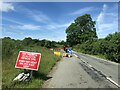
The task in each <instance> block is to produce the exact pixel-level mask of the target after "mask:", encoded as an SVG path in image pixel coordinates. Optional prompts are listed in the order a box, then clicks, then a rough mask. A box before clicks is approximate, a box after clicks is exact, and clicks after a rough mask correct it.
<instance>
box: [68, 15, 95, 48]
mask: <svg viewBox="0 0 120 90" xmlns="http://www.w3.org/2000/svg"><path fill="white" fill-rule="evenodd" d="M66 33H67V42H68V43H69V44H70V46H72V45H76V44H81V43H83V42H90V41H93V40H94V39H96V38H97V34H96V28H95V21H93V20H92V18H91V16H90V15H89V14H85V15H83V16H80V17H78V18H76V19H75V20H74V23H72V24H71V25H70V26H69V27H68V28H67V29H66Z"/></svg>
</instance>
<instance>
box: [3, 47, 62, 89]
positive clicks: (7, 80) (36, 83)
mask: <svg viewBox="0 0 120 90" xmlns="http://www.w3.org/2000/svg"><path fill="white" fill-rule="evenodd" d="M26 50H27V51H29V52H30V51H31V52H38V53H41V61H40V65H39V70H38V71H34V72H33V77H32V80H31V81H30V82H13V79H14V78H15V77H16V76H17V75H18V74H19V73H20V72H23V69H16V68H15V63H16V60H17V56H18V53H19V51H18V50H15V51H14V53H13V55H11V56H10V57H5V58H3V59H2V88H39V87H41V85H42V84H43V82H44V81H45V80H47V74H48V73H49V72H50V71H51V69H52V67H53V66H54V65H55V64H56V62H57V61H59V60H60V59H61V57H58V56H55V55H54V54H53V52H52V51H50V50H48V49H47V48H44V47H40V46H35V47H34V46H31V47H25V48H24V49H23V50H21V51H26Z"/></svg>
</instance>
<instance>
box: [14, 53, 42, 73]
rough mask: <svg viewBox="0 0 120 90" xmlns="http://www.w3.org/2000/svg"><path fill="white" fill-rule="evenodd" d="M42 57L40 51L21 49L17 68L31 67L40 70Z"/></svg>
mask: <svg viewBox="0 0 120 90" xmlns="http://www.w3.org/2000/svg"><path fill="white" fill-rule="evenodd" d="M40 59H41V54H40V53H35V52H25V51H20V52H19V55H18V58H17V61H16V65H15V68H22V69H30V70H36V71H38V67H39V63H40Z"/></svg>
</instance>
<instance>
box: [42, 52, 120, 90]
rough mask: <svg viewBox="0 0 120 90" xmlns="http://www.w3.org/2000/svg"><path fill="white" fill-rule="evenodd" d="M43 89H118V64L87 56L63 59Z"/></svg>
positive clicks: (74, 55)
mask: <svg viewBox="0 0 120 90" xmlns="http://www.w3.org/2000/svg"><path fill="white" fill-rule="evenodd" d="M48 77H51V79H48V80H47V81H45V83H44V84H43V86H42V87H43V88H118V87H119V85H118V64H116V63H112V62H109V61H105V60H102V59H99V58H95V57H92V56H89V55H85V54H80V53H79V54H78V53H77V52H74V53H73V57H71V58H68V57H63V58H62V60H61V61H60V62H58V63H57V65H56V66H55V67H54V68H53V70H52V71H51V72H50V74H49V75H48Z"/></svg>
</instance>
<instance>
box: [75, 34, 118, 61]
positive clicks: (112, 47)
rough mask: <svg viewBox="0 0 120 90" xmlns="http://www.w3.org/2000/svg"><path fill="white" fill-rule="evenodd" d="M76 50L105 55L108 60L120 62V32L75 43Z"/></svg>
mask: <svg viewBox="0 0 120 90" xmlns="http://www.w3.org/2000/svg"><path fill="white" fill-rule="evenodd" d="M73 48H74V50H76V51H79V52H82V53H87V54H92V55H98V56H102V57H105V58H106V59H108V60H111V61H115V62H120V32H118V33H117V32H116V33H114V34H109V35H108V36H107V37H106V38H104V39H98V40H96V41H94V42H92V43H91V42H85V43H82V44H78V45H75V46H74V47H73Z"/></svg>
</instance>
